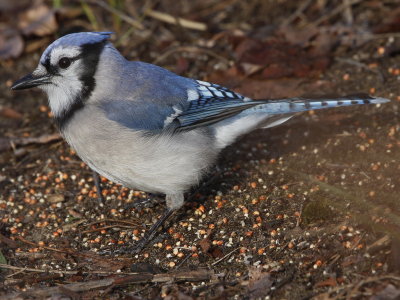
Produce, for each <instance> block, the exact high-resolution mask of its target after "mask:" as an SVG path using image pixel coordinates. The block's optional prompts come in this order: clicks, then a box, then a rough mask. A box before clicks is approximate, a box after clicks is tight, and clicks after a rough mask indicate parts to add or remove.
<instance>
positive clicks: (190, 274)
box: [0, 265, 222, 300]
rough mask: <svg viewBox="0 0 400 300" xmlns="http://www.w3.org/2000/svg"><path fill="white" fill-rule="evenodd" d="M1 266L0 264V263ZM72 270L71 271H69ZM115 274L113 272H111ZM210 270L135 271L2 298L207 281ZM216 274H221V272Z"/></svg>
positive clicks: (6, 299)
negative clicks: (134, 285) (146, 284)
mask: <svg viewBox="0 0 400 300" xmlns="http://www.w3.org/2000/svg"><path fill="white" fill-rule="evenodd" d="M0 266H1V265H0ZM71 272H72V271H71ZM113 274H115V273H113ZM214 276H215V275H214V273H213V272H212V271H208V270H205V269H199V270H196V271H187V270H186V271H180V272H171V273H165V274H150V273H135V274H132V275H128V276H122V277H118V278H108V279H102V280H93V281H87V282H79V283H70V284H64V285H60V286H56V287H50V288H41V289H31V290H28V291H26V292H20V293H12V294H8V295H4V296H2V299H4V300H13V299H20V298H21V297H25V296H29V297H36V298H44V297H48V296H51V295H54V294H60V295H63V294H66V292H67V291H71V292H75V293H77V292H85V291H90V290H96V289H100V288H101V289H106V288H109V287H115V286H123V285H128V284H135V283H150V282H152V283H164V282H198V281H209V280H210V279H212V278H213V277H214ZM216 276H219V277H220V276H222V275H221V274H219V275H216Z"/></svg>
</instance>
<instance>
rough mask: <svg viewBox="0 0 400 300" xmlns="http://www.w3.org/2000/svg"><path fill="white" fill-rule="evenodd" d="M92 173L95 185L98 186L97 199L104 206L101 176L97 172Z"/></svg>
mask: <svg viewBox="0 0 400 300" xmlns="http://www.w3.org/2000/svg"><path fill="white" fill-rule="evenodd" d="M92 173H93V181H94V185H95V186H96V193H97V199H98V201H99V203H103V204H104V197H103V194H102V192H101V191H102V190H101V186H100V175H99V174H98V173H97V172H96V171H92Z"/></svg>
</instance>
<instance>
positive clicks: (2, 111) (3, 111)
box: [0, 107, 22, 119]
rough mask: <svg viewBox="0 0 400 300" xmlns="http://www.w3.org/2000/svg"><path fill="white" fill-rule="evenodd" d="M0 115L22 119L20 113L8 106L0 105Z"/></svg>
mask: <svg viewBox="0 0 400 300" xmlns="http://www.w3.org/2000/svg"><path fill="white" fill-rule="evenodd" d="M0 116H1V117H4V118H9V119H22V114H21V113H19V112H17V111H16V110H14V109H12V108H9V107H0Z"/></svg>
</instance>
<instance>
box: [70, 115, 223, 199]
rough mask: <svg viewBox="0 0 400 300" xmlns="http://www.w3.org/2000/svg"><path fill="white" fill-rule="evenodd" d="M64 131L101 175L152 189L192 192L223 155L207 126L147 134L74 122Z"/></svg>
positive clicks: (75, 147) (82, 155)
mask: <svg viewBox="0 0 400 300" xmlns="http://www.w3.org/2000/svg"><path fill="white" fill-rule="evenodd" d="M76 124H80V125H81V126H79V127H78V126H77V125H76ZM63 135H64V137H65V139H66V140H67V141H68V143H69V144H70V145H71V146H72V147H73V148H74V149H75V151H76V152H77V154H78V155H79V156H80V157H81V159H82V160H83V161H84V162H86V163H87V164H88V165H89V167H90V168H92V169H93V170H94V171H96V172H98V173H99V174H100V175H102V176H104V177H106V178H108V179H109V180H111V181H113V182H116V183H119V184H122V185H123V186H126V187H129V188H133V189H138V190H143V191H146V192H153V193H163V194H171V193H177V192H185V191H187V190H188V189H190V187H191V186H193V185H196V184H198V182H199V181H200V179H201V177H202V176H203V175H204V174H205V173H206V171H207V170H208V168H209V167H210V166H211V165H212V164H213V163H214V161H215V159H216V157H217V154H218V153H217V152H218V150H217V149H216V148H215V147H214V146H213V143H214V141H213V139H212V138H211V137H209V136H208V135H207V134H205V133H204V131H202V130H197V131H196V130H192V131H189V132H183V133H179V134H175V135H162V134H159V135H153V136H144V135H142V134H141V133H138V132H134V131H131V130H128V129H124V128H121V127H120V126H116V125H115V124H105V125H104V124H103V126H87V127H86V126H82V123H79V122H74V123H72V122H71V124H69V125H68V126H67V127H66V128H65V130H64V131H63Z"/></svg>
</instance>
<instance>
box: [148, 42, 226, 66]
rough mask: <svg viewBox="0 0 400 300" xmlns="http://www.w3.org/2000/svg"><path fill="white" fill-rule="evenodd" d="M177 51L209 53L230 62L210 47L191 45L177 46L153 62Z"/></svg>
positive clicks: (154, 62)
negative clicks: (209, 48)
mask: <svg viewBox="0 0 400 300" xmlns="http://www.w3.org/2000/svg"><path fill="white" fill-rule="evenodd" d="M175 52H195V53H196V52H197V53H199V52H200V53H205V54H207V55H210V56H213V57H215V58H217V59H219V60H221V61H223V62H224V63H226V64H229V60H228V59H226V58H225V57H222V56H220V55H218V54H216V53H214V52H212V51H210V50H208V49H203V48H199V47H190V46H182V47H176V48H174V49H171V50H169V51H167V52H165V53H164V54H163V55H161V56H159V57H157V59H155V60H154V61H153V64H157V63H159V62H160V61H163V60H164V59H166V58H167V57H168V56H170V55H171V54H174V53H175Z"/></svg>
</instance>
